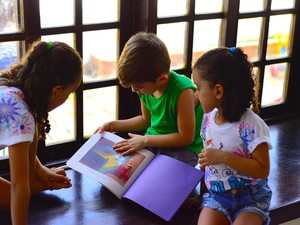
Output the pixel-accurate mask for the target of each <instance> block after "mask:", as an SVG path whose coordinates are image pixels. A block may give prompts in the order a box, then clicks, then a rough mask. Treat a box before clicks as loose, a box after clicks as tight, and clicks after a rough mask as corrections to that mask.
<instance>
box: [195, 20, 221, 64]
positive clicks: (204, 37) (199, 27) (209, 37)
mask: <svg viewBox="0 0 300 225" xmlns="http://www.w3.org/2000/svg"><path fill="white" fill-rule="evenodd" d="M221 23H222V20H221V19H213V20H200V21H196V22H195V25H194V40H193V63H194V62H196V60H197V59H198V58H199V57H200V56H201V55H203V54H204V53H205V52H206V51H208V50H210V49H213V48H217V47H218V46H219V41H220V34H221ZM205 30H206V31H207V30H209V32H203V31H205Z"/></svg>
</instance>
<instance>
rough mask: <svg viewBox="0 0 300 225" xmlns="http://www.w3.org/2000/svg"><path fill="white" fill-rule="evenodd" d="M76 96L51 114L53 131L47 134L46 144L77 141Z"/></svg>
mask: <svg viewBox="0 0 300 225" xmlns="http://www.w3.org/2000/svg"><path fill="white" fill-rule="evenodd" d="M74 97H75V95H74V94H71V95H69V97H68V99H67V100H66V101H65V103H63V104H62V105H60V106H59V107H57V108H55V109H54V110H52V111H51V112H50V113H49V121H50V125H51V130H50V132H49V133H48V134H47V139H46V144H47V145H49V144H56V143H60V142H66V141H72V140H75V124H76V123H75V99H74Z"/></svg>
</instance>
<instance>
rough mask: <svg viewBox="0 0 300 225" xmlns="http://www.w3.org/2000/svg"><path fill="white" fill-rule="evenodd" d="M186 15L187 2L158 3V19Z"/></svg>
mask: <svg viewBox="0 0 300 225" xmlns="http://www.w3.org/2000/svg"><path fill="white" fill-rule="evenodd" d="M170 6H171V7H170ZM186 13H187V1H186V0H158V1H157V17H170V16H182V15H185V14H186Z"/></svg>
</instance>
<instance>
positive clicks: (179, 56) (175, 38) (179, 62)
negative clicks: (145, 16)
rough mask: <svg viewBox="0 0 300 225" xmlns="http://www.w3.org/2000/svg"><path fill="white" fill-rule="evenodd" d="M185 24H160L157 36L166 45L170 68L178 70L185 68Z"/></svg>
mask: <svg viewBox="0 0 300 225" xmlns="http://www.w3.org/2000/svg"><path fill="white" fill-rule="evenodd" d="M186 29H187V23H185V22H180V23H170V24H160V25H158V26H157V35H158V37H159V38H161V40H162V41H163V42H164V43H165V44H166V46H167V48H168V50H169V54H170V57H171V68H172V69H180V68H183V67H184V66H185V61H184V59H185V46H186V41H187V40H186Z"/></svg>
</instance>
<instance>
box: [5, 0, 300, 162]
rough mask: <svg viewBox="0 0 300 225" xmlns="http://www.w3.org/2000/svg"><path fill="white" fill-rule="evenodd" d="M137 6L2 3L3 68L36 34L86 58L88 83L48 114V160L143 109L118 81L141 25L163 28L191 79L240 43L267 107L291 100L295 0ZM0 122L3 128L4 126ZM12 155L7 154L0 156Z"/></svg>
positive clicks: (105, 0)
mask: <svg viewBox="0 0 300 225" xmlns="http://www.w3.org/2000/svg"><path fill="white" fill-rule="evenodd" d="M134 4H137V3H135V1H126V0H63V1H60V0H34V1H33V0H0V70H3V69H7V68H8V67H9V66H10V64H12V63H14V62H17V61H18V60H19V59H20V58H21V57H22V55H23V54H24V52H25V49H26V47H27V44H28V39H30V38H32V37H36V38H38V39H41V40H42V41H62V42H65V43H67V44H69V45H70V46H72V47H73V48H75V49H77V50H78V51H79V53H80V54H81V56H82V59H83V64H84V76H83V82H82V85H81V86H80V88H79V89H78V90H77V91H76V93H74V94H72V95H70V97H69V98H68V100H67V101H66V102H65V103H64V104H63V105H61V106H60V107H58V108H57V109H55V110H53V111H52V112H50V123H51V131H50V133H49V135H48V136H47V140H46V143H45V146H44V148H45V149H46V150H47V151H43V153H41V154H45V155H46V156H45V158H47V157H48V156H47V154H50V153H49V152H51V154H50V157H49V159H48V161H50V160H53V158H56V157H58V158H64V157H65V158H66V157H68V156H69V155H71V154H72V153H74V152H75V151H76V150H77V149H76V148H77V146H80V145H81V144H82V143H83V142H84V141H85V140H86V139H87V138H89V137H90V136H91V135H92V134H93V132H94V131H95V129H96V128H97V127H98V126H99V125H101V124H102V123H104V122H107V121H110V120H114V119H116V118H125V117H126V116H127V115H134V114H135V113H137V111H136V108H138V107H134V105H132V103H133V102H135V101H136V96H135V95H130V90H128V92H127V91H126V90H124V88H122V87H120V86H119V82H118V80H117V76H116V62H117V60H118V57H119V55H120V53H121V51H122V48H123V46H124V44H125V43H126V41H127V40H128V38H129V37H130V36H131V35H133V34H134V33H136V32H138V31H141V30H143V31H147V32H154V33H157V35H158V36H159V37H160V38H161V39H162V40H163V41H164V42H165V43H166V45H167V47H168V49H169V53H170V56H171V60H172V64H171V69H173V70H177V71H179V72H180V73H182V74H185V75H186V76H189V77H190V76H191V68H192V66H193V63H194V62H195V60H197V59H198V58H199V57H200V56H201V55H202V54H204V53H205V52H206V51H208V50H210V49H212V48H215V47H220V46H227V47H232V46H238V47H242V48H243V49H244V51H245V53H246V54H248V56H249V59H250V61H252V62H253V63H254V65H255V71H256V73H257V77H258V79H259V83H258V85H257V90H256V92H257V93H258V94H259V97H260V102H261V112H262V113H264V112H269V111H272V113H273V114H276V113H278V111H276V110H275V111H274V109H277V108H278V110H280V109H281V108H282V107H284V106H286V105H287V103H288V90H289V80H290V78H291V76H292V74H290V68H291V63H292V56H293V51H292V50H293V41H294V39H295V37H294V34H295V31H296V29H299V28H296V27H295V21H296V12H297V7H299V6H298V5H297V4H296V1H294V0H284V1H283V0H256V1H253V0H239V1H223V0H214V1H211V0H141V1H140V4H141V6H140V5H139V4H137V5H134ZM143 4H145V5H143ZM146 6H147V7H146ZM145 8H147V9H148V15H149V17H148V18H146V19H145V18H144V16H143V15H144V14H143V13H145V11H143V10H144V9H145ZM298 11H299V9H298ZM53 12H55V13H53ZM294 66H295V65H294ZM294 76H295V75H294ZM272 113H271V114H270V113H269V114H268V115H272ZM266 115H267V114H266ZM0 116H1V103H0ZM1 119H2V118H1V117H0V129H4V128H3V127H1ZM0 132H1V130H0ZM66 149H68V150H67V151H66ZM52 152H53V153H52ZM62 152H68V154H67V153H66V154H65V153H62ZM6 156H7V152H6V151H2V153H1V157H6ZM46 161H47V159H46Z"/></svg>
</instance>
